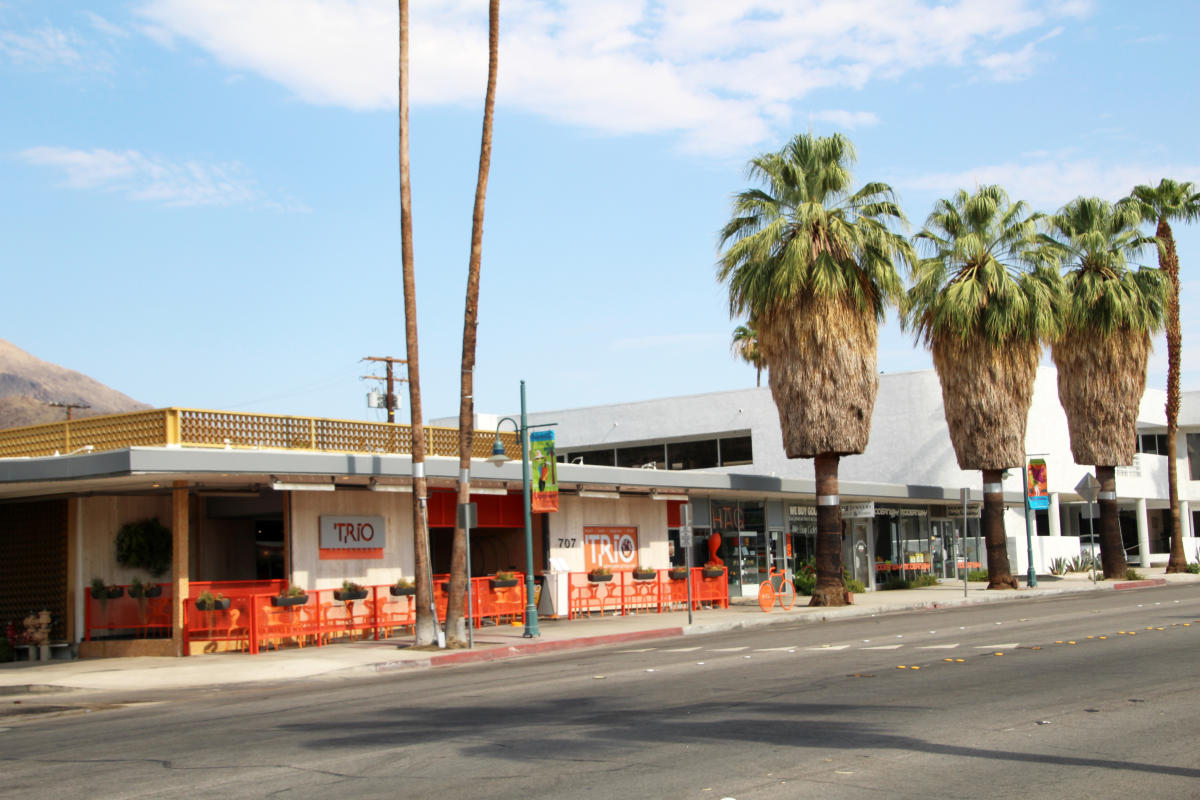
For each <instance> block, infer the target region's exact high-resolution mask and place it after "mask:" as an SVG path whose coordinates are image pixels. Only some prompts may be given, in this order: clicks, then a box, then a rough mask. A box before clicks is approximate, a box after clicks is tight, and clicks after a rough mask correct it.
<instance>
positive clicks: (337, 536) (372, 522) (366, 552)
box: [319, 516, 387, 559]
mask: <svg viewBox="0 0 1200 800" xmlns="http://www.w3.org/2000/svg"><path fill="white" fill-rule="evenodd" d="M319 541H320V545H319V547H320V556H321V558H335V559H336V558H383V548H384V547H386V546H387V521H386V520H385V519H384V518H383V517H342V516H336V517H335V516H322V517H321V518H320V540H319Z"/></svg>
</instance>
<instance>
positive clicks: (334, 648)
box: [0, 567, 1200, 695]
mask: <svg viewBox="0 0 1200 800" xmlns="http://www.w3.org/2000/svg"><path fill="white" fill-rule="evenodd" d="M1139 571H1140V572H1141V573H1142V574H1144V575H1146V576H1147V580H1145V581H1137V582H1129V581H1099V582H1098V583H1097V584H1095V585H1093V584H1092V582H1091V576H1090V575H1084V574H1079V575H1075V574H1072V575H1067V576H1064V577H1051V576H1045V577H1041V576H1039V578H1038V586H1037V587H1036V588H1034V589H1028V588H1022V589H1019V590H1017V591H995V592H991V591H987V589H986V588H985V586H986V584H983V583H972V584H969V585H968V588H967V593H966V596H964V594H963V584H962V583H955V582H946V583H942V584H940V585H938V586H933V587H928V588H923V589H906V590H897V591H886V592H885V591H880V592H865V593H861V594H857V595H855V598H854V605H852V606H846V607H843V608H809V607H808V606H805V605H803V603H804V602H805V601H806V599H807V598H804V597H798V598H797V603H796V606H795V607H794V608H793V609H792V610H791V611H783V610H781V609H779V608H778V607H776V608H775V610H774V611H773V612H771V613H766V614H765V613H763V612H762V611H761V610H760V609H759V608H758V605H757V603H755V602H754V601H753V600H751V599H749V598H746V599H741V600H736V601H734V603H733V604H732V605H731V606H730V608H728V609H712V610H709V609H705V610H700V611H696V612H694V613H693V620H694V622H693V624H692V625H688V624H687V611H686V610H683V611H673V612H669V613H664V614H657V613H643V614H633V615H629V616H613V615H611V614H610V615H605V616H594V617H591V618H583V619H577V620H571V621H568V620H543V621H542V622H541V623H540V629H541V636H540V638H537V639H525V638H523V636H522V634H523V632H524V627H523V626H522V625H515V626H498V627H485V628H482V629H477V630H476V632H475V648H474V649H471V650H449V651H447V650H414V649H412V648H410V647H407V646H406V645H407V644H408V642H409V641H411V640H410V639H409V638H407V637H404V638H396V639H391V640H385V641H378V642H376V641H364V642H354V643H346V644H333V645H327V646H324V647H305V648H289V649H285V650H279V651H272V652H263V653H260V654H259V655H255V656H251V655H247V654H243V653H225V654H220V655H207V656H191V657H188V658H108V659H89V660H83V661H49V662H28V661H20V662H12V663H9V664H0V694H6V695H12V694H20V693H25V692H30V691H39V692H45V691H54V690H55V689H62V690H68V689H74V690H100V691H112V690H148V689H181V688H189V687H200V686H229V685H231V684H238V685H240V684H247V683H256V682H270V681H281V680H291V679H297V678H314V677H319V676H339V675H353V674H369V673H379V672H390V671H394V670H415V669H429V668H431V667H444V666H450V665H456V664H468V663H478V662H483V661H494V660H498V659H508V658H516V657H528V656H533V655H537V654H540V653H550V652H558V651H564V650H572V649H579V648H585V647H596V646H600V645H610V644H619V643H623V642H638V641H645V640H649V639H661V638H667V637H672V636H682V635H690V634H699V633H715V632H719V631H727V630H733V629H736V628H750V627H757V626H762V625H779V624H789V623H791V624H796V623H804V622H827V621H835V620H839V619H849V618H853V617H862V616H873V615H878V614H882V613H889V612H895V611H906V610H912V609H920V608H948V607H952V606H961V605H974V604H981V603H1005V602H1009V603H1011V602H1019V601H1021V600H1029V599H1033V598H1038V597H1049V596H1054V595H1061V594H1068V593H1079V592H1090V591H1103V590H1114V589H1115V590H1120V589H1132V588H1142V587H1144V586H1162V585H1166V584H1168V583H1195V584H1198V585H1200V575H1190V574H1182V575H1165V574H1164V569H1163V568H1162V567H1156V568H1151V569H1140V570H1139ZM398 645H399V646H398Z"/></svg>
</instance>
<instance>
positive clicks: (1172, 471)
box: [1155, 219, 1187, 572]
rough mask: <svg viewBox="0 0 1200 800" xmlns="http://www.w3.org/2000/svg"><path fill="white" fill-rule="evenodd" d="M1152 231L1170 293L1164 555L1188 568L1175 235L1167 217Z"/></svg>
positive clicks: (1174, 566)
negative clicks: (1167, 546)
mask: <svg viewBox="0 0 1200 800" xmlns="http://www.w3.org/2000/svg"><path fill="white" fill-rule="evenodd" d="M1155 235H1156V236H1157V237H1158V240H1159V241H1160V242H1161V243H1162V246H1163V249H1162V254H1161V256H1160V261H1161V265H1160V267H1159V268H1160V269H1162V270H1163V271H1164V272H1165V273H1167V280H1168V281H1170V283H1171V287H1170V296H1169V297H1168V298H1167V409H1166V411H1167V496H1168V497H1169V498H1170V504H1171V513H1170V514H1169V515H1168V516H1167V525H1168V528H1169V529H1168V530H1167V536H1168V537H1169V538H1168V541H1170V542H1171V556H1170V558H1169V559H1167V572H1187V556H1185V555H1184V552H1183V526H1182V525H1181V524H1180V517H1179V467H1178V465H1176V463H1175V458H1176V457H1177V455H1178V453H1177V449H1178V448H1177V447H1176V442H1175V438H1176V437H1177V436H1178V435H1179V359H1180V347H1181V346H1182V344H1183V335H1182V332H1181V331H1180V329H1179V256H1178V254H1177V253H1176V252H1175V237H1174V236H1172V235H1171V226H1170V225H1168V224H1167V221H1166V219H1160V220H1159V221H1158V230H1156V231H1155Z"/></svg>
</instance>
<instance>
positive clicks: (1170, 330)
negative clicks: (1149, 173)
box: [1129, 178, 1200, 572]
mask: <svg viewBox="0 0 1200 800" xmlns="http://www.w3.org/2000/svg"><path fill="white" fill-rule="evenodd" d="M1129 200H1130V202H1132V203H1134V204H1136V207H1137V209H1138V213H1139V214H1140V215H1141V218H1142V221H1143V222H1150V223H1154V224H1155V225H1156V226H1157V227H1156V229H1155V232H1154V235H1155V237H1156V238H1157V239H1158V268H1159V269H1160V270H1162V271H1163V273H1164V274H1165V275H1166V276H1167V280H1168V281H1169V282H1170V287H1169V288H1170V296H1169V297H1168V298H1167V409H1166V411H1167V484H1168V489H1167V492H1168V496H1169V497H1170V502H1171V514H1170V522H1169V523H1168V524H1169V525H1170V530H1169V531H1168V535H1169V536H1170V541H1171V557H1170V558H1169V559H1168V560H1167V572H1186V571H1187V556H1186V555H1184V552H1183V529H1182V526H1181V525H1180V520H1179V474H1178V472H1179V470H1178V467H1177V466H1176V464H1175V458H1176V456H1177V452H1176V451H1177V448H1176V444H1175V439H1176V437H1177V436H1178V434H1179V360H1180V347H1181V346H1182V344H1183V336H1182V333H1181V331H1180V329H1179V255H1178V254H1177V253H1176V251H1175V237H1174V235H1173V234H1172V233H1171V220H1177V221H1180V222H1195V221H1196V220H1197V219H1200V192H1197V191H1196V187H1195V186H1194V185H1193V184H1192V183H1190V182H1185V183H1179V182H1177V181H1173V180H1170V179H1169V178H1163V179H1162V180H1161V181H1159V182H1158V186H1146V185H1142V186H1135V187H1134V188H1133V193H1132V195H1131V197H1130V198H1129Z"/></svg>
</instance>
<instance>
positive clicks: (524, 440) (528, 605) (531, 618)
mask: <svg viewBox="0 0 1200 800" xmlns="http://www.w3.org/2000/svg"><path fill="white" fill-rule="evenodd" d="M521 494H522V495H523V497H524V500H525V633H524V634H523V636H524V638H526V639H533V638H535V637H538V636H541V635H542V634H541V632H540V631H539V630H538V618H537V605H536V604H535V603H534V601H533V598H534V591H533V583H534V582H533V516H532V513H533V512H532V511H531V509H530V505H529V499H530V498H529V426H528V423H527V421H526V418H525V381H521Z"/></svg>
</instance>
